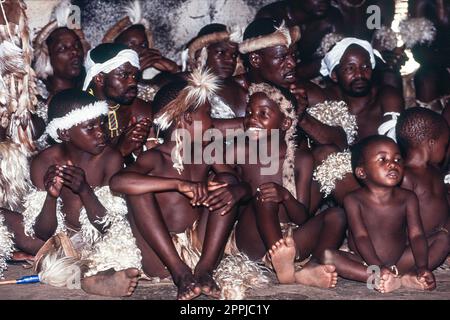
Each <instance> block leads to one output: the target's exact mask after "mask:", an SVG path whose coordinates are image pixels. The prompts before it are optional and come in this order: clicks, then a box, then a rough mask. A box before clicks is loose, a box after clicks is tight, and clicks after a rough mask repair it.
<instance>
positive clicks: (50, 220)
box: [31, 155, 62, 240]
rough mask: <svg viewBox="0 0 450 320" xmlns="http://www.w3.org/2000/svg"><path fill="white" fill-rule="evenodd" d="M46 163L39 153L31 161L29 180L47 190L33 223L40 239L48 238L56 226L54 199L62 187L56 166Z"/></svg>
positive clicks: (37, 186)
mask: <svg viewBox="0 0 450 320" xmlns="http://www.w3.org/2000/svg"><path fill="white" fill-rule="evenodd" d="M46 163H47V162H46V161H45V160H44V159H42V156H40V155H38V156H37V157H36V158H35V159H34V160H33V161H32V162H31V181H32V182H33V184H34V186H35V187H36V188H37V189H38V190H41V191H42V190H45V191H47V197H46V198H45V202H44V205H43V206H42V210H41V212H40V214H39V216H38V217H37V219H36V224H35V225H34V231H35V233H36V235H37V236H38V237H39V238H40V239H42V240H46V239H48V238H50V237H51V236H52V235H53V234H54V233H55V231H56V228H57V226H58V222H57V219H56V201H57V199H58V196H59V193H60V192H61V188H62V183H61V182H60V179H58V178H57V173H56V166H50V167H49V166H48V165H47V164H46ZM44 173H45V174H44Z"/></svg>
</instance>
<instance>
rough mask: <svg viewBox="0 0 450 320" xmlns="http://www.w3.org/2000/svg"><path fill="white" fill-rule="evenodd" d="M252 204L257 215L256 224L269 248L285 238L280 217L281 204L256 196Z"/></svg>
mask: <svg viewBox="0 0 450 320" xmlns="http://www.w3.org/2000/svg"><path fill="white" fill-rule="evenodd" d="M252 204H253V208H254V212H255V215H256V225H257V226H258V230H259V234H260V235H261V238H262V240H263V242H264V245H265V247H266V250H267V249H268V248H271V247H272V246H273V245H274V244H275V243H276V242H277V241H278V240H280V239H282V238H283V234H282V233H281V227H280V220H279V218H278V210H279V205H278V203H274V202H262V201H261V200H257V199H256V198H255V199H253V201H252Z"/></svg>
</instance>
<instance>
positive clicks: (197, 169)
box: [111, 70, 248, 299]
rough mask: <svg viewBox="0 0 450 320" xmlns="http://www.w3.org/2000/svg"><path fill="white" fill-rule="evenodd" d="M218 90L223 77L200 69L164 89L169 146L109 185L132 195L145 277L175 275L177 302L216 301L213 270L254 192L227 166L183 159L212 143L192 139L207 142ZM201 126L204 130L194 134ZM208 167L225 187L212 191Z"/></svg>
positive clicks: (161, 127) (160, 121) (162, 123)
mask: <svg viewBox="0 0 450 320" xmlns="http://www.w3.org/2000/svg"><path fill="white" fill-rule="evenodd" d="M216 89H217V79H216V78H215V77H214V76H213V75H212V74H210V73H209V72H207V71H200V70H195V71H194V72H193V73H192V74H191V75H190V78H189V81H188V82H187V83H186V82H184V83H183V82H181V83H172V84H169V85H167V87H163V88H162V89H161V91H163V92H164V93H165V94H159V93H158V94H157V95H156V96H155V100H154V105H156V106H158V105H164V107H163V108H162V109H161V110H160V111H159V112H158V113H157V115H156V116H155V124H156V125H157V127H158V129H157V131H158V132H159V133H160V132H163V133H164V134H163V136H164V138H165V142H164V143H163V144H162V145H159V146H157V147H156V148H154V149H151V150H148V151H146V152H145V153H144V154H142V155H141V156H140V157H138V159H137V161H136V163H135V164H133V165H131V166H130V167H128V168H127V169H125V170H123V171H122V172H120V173H119V174H117V175H116V176H115V177H114V178H113V179H112V180H111V188H112V189H113V190H115V191H118V192H121V193H125V194H127V195H128V197H127V200H128V202H129V206H130V208H131V210H132V212H133V214H132V217H130V218H131V224H132V228H133V232H134V234H135V236H136V239H137V242H138V246H139V248H140V249H141V252H142V257H143V260H142V263H143V268H144V271H145V273H146V274H147V275H151V276H158V277H161V278H163V277H167V276H168V275H169V273H170V275H171V276H172V279H173V282H174V283H175V285H176V286H177V287H178V296H177V298H178V299H192V298H195V297H197V296H198V295H200V294H201V293H204V294H206V295H211V296H214V297H218V295H219V293H220V290H219V286H218V285H217V283H216V282H215V280H214V279H213V271H214V270H215V268H216V267H217V265H218V264H219V261H220V258H221V255H222V253H223V251H224V248H225V244H226V242H227V239H228V236H229V234H230V232H231V229H232V227H233V224H234V222H235V219H236V213H237V210H236V209H235V205H236V203H237V202H238V201H239V200H240V199H242V198H243V197H245V196H246V195H247V193H248V188H246V187H245V184H243V183H241V182H240V181H239V180H238V178H237V177H236V174H235V173H234V172H233V170H232V169H231V168H229V167H227V166H226V165H216V164H213V165H208V164H206V163H205V161H204V159H195V160H201V161H195V162H194V161H193V162H192V163H191V164H188V163H186V162H187V161H185V159H183V157H186V156H190V155H191V154H190V153H191V152H190V151H187V150H188V149H189V150H193V153H195V150H201V151H202V154H203V150H204V147H205V145H206V144H207V142H206V143H205V142H204V141H201V139H200V141H198V140H196V139H192V140H190V141H189V142H187V140H186V139H187V136H190V137H194V138H195V135H197V134H199V135H200V137H202V136H203V134H204V133H205V131H207V130H208V129H210V128H211V126H212V125H211V124H212V122H211V117H210V111H211V110H210V109H211V107H210V104H209V102H208V99H209V98H210V97H211V95H212V94H214V93H215V90H216ZM159 99H162V100H164V103H161V102H160V101H159ZM198 125H201V132H198V131H197V132H196V133H195V132H194V131H195V130H198V129H196V126H198ZM183 129H184V130H183ZM181 133H184V135H183V137H182V138H183V142H181ZM159 136H160V137H161V134H159ZM170 137H172V139H170ZM173 138H175V141H173V140H174V139H173ZM181 151H183V155H182V152H181ZM210 169H212V170H213V171H214V172H215V173H216V176H215V180H216V181H220V182H225V183H226V184H227V185H225V184H224V183H221V184H217V183H210V187H209V190H208V189H207V187H206V181H207V178H208V172H209V171H210ZM191 181H194V182H196V183H192V182H191ZM186 196H187V197H189V198H191V201H189V199H187V198H186ZM199 206H206V207H207V208H209V211H210V212H208V210H204V208H202V207H199Z"/></svg>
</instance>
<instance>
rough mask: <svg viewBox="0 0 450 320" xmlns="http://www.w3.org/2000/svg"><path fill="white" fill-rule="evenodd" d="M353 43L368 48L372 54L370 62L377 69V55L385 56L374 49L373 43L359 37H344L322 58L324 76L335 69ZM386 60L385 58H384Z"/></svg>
mask: <svg viewBox="0 0 450 320" xmlns="http://www.w3.org/2000/svg"><path fill="white" fill-rule="evenodd" d="M352 44H357V45H359V46H361V47H363V48H364V50H366V51H367V52H368V53H369V55H370V63H371V64H372V69H375V55H376V56H377V57H379V58H380V59H381V60H383V57H382V56H381V54H380V53H379V52H378V50H376V49H373V48H372V45H371V44H370V43H369V42H367V41H365V40H360V39H357V38H344V39H342V40H341V41H339V42H338V43H336V44H335V45H334V47H333V48H332V49H331V50H330V51H329V52H328V53H327V54H326V55H325V57H324V58H323V59H322V64H321V66H320V74H322V75H323V76H324V77H326V76H328V75H330V74H331V72H332V71H333V69H334V68H335V67H336V66H337V65H338V64H339V62H340V61H341V58H342V56H343V55H344V52H345V50H347V48H348V47H349V46H351V45H352ZM383 61H384V60H383Z"/></svg>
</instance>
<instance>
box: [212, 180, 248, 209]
mask: <svg viewBox="0 0 450 320" xmlns="http://www.w3.org/2000/svg"><path fill="white" fill-rule="evenodd" d="M244 194H245V191H242V190H241V188H239V187H236V186H226V187H221V188H220V189H217V190H214V191H212V192H210V194H209V196H208V198H207V199H206V201H205V202H204V205H205V206H206V207H208V209H209V210H210V211H217V212H218V214H220V215H222V216H223V215H225V214H227V213H229V212H230V211H231V210H232V209H233V207H234V205H235V204H236V203H237V202H238V201H239V200H241V199H242V197H243V196H244Z"/></svg>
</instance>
